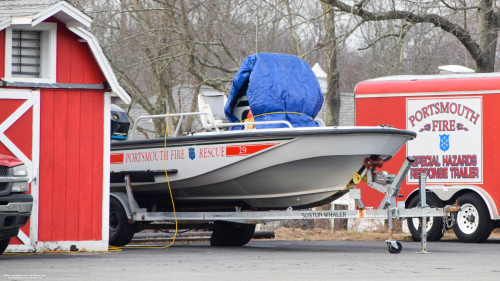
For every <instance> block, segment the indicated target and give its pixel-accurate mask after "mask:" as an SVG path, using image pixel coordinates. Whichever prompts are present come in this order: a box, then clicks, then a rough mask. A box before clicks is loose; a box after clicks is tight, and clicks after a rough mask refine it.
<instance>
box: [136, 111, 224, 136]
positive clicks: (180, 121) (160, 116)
mask: <svg viewBox="0 0 500 281" xmlns="http://www.w3.org/2000/svg"><path fill="white" fill-rule="evenodd" d="M193 115H208V116H209V117H210V119H211V120H212V124H214V125H215V118H214V116H213V115H212V114H211V113H208V112H187V113H172V114H160V115H146V116H140V117H138V118H137V119H135V123H134V128H133V129H132V134H131V135H130V139H131V140H133V139H134V133H135V128H136V127H137V123H139V121H140V120H141V119H148V118H151V119H153V118H165V117H179V116H180V117H181V118H180V119H179V123H178V124H177V127H176V128H175V133H174V137H176V136H177V133H179V129H180V126H181V124H182V119H184V116H193ZM214 127H215V131H217V133H220V132H219V128H218V127H217V126H214ZM167 130H168V128H167Z"/></svg>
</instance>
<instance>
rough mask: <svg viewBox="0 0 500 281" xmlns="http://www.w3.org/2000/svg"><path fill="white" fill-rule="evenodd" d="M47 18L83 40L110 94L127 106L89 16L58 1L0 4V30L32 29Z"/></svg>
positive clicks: (128, 101)
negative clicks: (25, 25)
mask: <svg viewBox="0 0 500 281" xmlns="http://www.w3.org/2000/svg"><path fill="white" fill-rule="evenodd" d="M49 17H55V18H56V19H58V20H59V21H61V22H63V23H65V24H66V27H67V28H68V29H69V30H70V31H72V32H73V33H75V34H76V35H78V36H79V37H80V38H82V39H84V40H86V41H87V43H88V45H89V47H90V50H91V51H92V54H93V55H94V58H95V60H96V61H97V63H98V65H99V67H100V68H101V71H102V72H103V74H104V76H105V77H106V80H107V82H108V83H109V85H110V86H111V89H112V91H113V92H114V93H115V94H116V95H117V96H119V97H120V98H121V99H122V100H123V101H124V102H125V103H127V104H129V103H130V101H131V99H130V95H129V94H128V93H127V92H126V91H125V89H123V87H122V86H121V85H120V83H119V82H118V80H117V78H116V75H115V73H114V71H113V69H112V67H111V65H110V63H109V61H108V59H107V58H106V56H105V54H104V52H103V50H102V48H101V46H100V44H99V41H98V40H97V38H96V37H95V36H94V34H92V32H90V31H89V29H88V28H89V27H90V26H91V24H92V19H91V18H90V17H89V16H87V15H86V14H85V13H83V12H82V11H80V10H78V9H77V8H75V7H74V6H73V5H71V4H70V3H68V2H66V1H61V0H17V1H0V31H1V30H3V29H5V28H7V27H9V26H11V25H18V24H29V25H31V26H36V25H37V24H39V23H41V22H43V21H44V20H46V19H48V18H49Z"/></svg>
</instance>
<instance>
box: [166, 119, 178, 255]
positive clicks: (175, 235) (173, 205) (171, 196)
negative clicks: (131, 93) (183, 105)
mask: <svg viewBox="0 0 500 281" xmlns="http://www.w3.org/2000/svg"><path fill="white" fill-rule="evenodd" d="M169 115H170V114H167V127H168V123H169V120H170V118H169ZM170 133H172V130H170ZM163 168H164V169H165V176H166V177H167V184H168V191H169V192H170V199H171V200H172V208H173V209H174V219H175V234H174V239H173V240H172V243H170V244H169V245H168V246H166V247H165V248H168V247H170V246H171V245H172V244H174V242H175V238H176V237H177V214H176V213H175V204H174V196H173V195H172V189H171V188H170V181H169V180H168V173H167V132H166V131H165V155H164V156H163Z"/></svg>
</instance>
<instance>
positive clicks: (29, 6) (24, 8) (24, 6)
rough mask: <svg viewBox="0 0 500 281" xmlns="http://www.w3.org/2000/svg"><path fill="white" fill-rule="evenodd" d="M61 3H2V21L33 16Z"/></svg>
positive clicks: (19, 0)
mask: <svg viewBox="0 0 500 281" xmlns="http://www.w3.org/2000/svg"><path fill="white" fill-rule="evenodd" d="M57 2H59V0H17V1H1V2H0V21H3V20H4V19H6V18H9V17H11V16H30V15H31V16H32V15H35V14H37V13H39V12H41V11H43V10H45V9H47V8H48V7H50V6H52V5H54V4H55V3H57Z"/></svg>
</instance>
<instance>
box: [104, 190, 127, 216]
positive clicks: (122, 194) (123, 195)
mask: <svg viewBox="0 0 500 281" xmlns="http://www.w3.org/2000/svg"><path fill="white" fill-rule="evenodd" d="M109 195H110V196H112V197H114V198H116V199H117V200H118V201H120V203H121V204H122V206H123V209H125V213H127V218H128V219H129V220H131V219H132V212H131V211H130V204H129V203H128V197H127V193H125V192H111V193H110V194H109Z"/></svg>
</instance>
